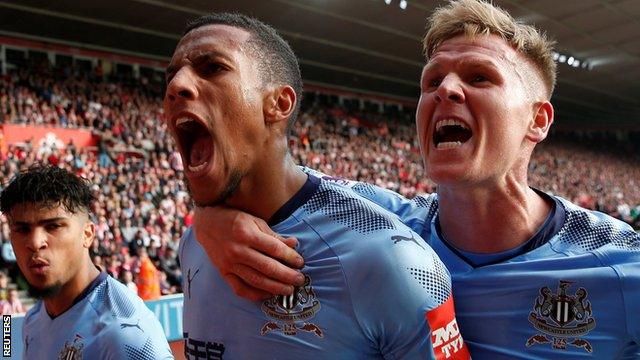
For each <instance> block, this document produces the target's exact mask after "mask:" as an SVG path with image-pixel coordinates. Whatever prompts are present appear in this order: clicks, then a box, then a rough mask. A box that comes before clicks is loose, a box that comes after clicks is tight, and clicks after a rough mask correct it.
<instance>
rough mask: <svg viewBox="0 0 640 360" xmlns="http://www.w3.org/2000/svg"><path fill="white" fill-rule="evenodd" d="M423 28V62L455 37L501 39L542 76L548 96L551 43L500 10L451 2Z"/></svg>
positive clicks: (476, 1)
mask: <svg viewBox="0 0 640 360" xmlns="http://www.w3.org/2000/svg"><path fill="white" fill-rule="evenodd" d="M427 29H428V30H427V34H426V35H425V37H424V39H423V41H422V46H423V50H424V55H425V56H426V58H427V61H429V59H430V58H431V56H432V55H433V53H434V52H435V51H436V49H437V48H438V46H440V45H441V44H442V43H443V42H444V41H446V40H449V39H451V38H453V37H456V36H458V35H462V34H464V35H466V36H476V35H489V34H494V35H498V36H500V37H502V38H503V39H504V40H505V41H506V42H508V43H509V44H510V45H511V46H512V47H513V48H514V49H515V50H516V51H518V52H519V53H521V54H523V55H524V56H525V57H526V58H527V59H528V60H530V61H531V63H532V64H533V65H534V67H535V68H536V70H538V72H539V73H540V75H541V76H542V79H543V82H544V85H545V87H546V95H547V97H549V98H550V97H551V94H552V93H553V88H554V87H555V84H556V63H555V61H554V60H553V45H554V44H555V42H554V41H553V40H550V39H549V38H548V37H547V36H546V35H545V34H544V33H543V32H540V31H538V30H537V29H536V28H534V27H533V26H530V25H526V24H523V23H520V22H518V21H516V20H515V19H514V18H513V17H512V16H511V15H509V13H507V12H506V11H504V10H503V9H501V8H499V7H496V6H493V5H492V4H489V3H487V2H485V1H482V0H452V1H450V2H449V4H448V5H446V6H444V7H440V8H438V9H436V10H435V11H434V13H433V14H432V15H431V17H429V22H428V28H427Z"/></svg>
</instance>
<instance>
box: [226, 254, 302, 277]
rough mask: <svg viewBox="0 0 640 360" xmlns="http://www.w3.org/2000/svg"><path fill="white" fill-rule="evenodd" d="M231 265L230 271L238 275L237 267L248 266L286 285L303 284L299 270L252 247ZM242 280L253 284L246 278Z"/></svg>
mask: <svg viewBox="0 0 640 360" xmlns="http://www.w3.org/2000/svg"><path fill="white" fill-rule="evenodd" d="M233 266H234V268H233V270H232V273H234V274H236V275H240V274H239V273H238V271H237V267H240V266H248V267H251V268H253V269H254V270H255V271H257V272H258V273H260V274H262V276H263V277H265V278H270V279H272V280H275V281H278V282H280V283H284V284H287V285H295V286H302V285H304V275H303V274H302V273H301V272H300V271H299V270H295V269H292V268H290V267H288V266H287V265H286V264H283V263H281V262H280V261H278V260H276V259H273V258H271V257H269V256H267V255H265V254H263V253H261V252H259V251H255V250H253V249H249V250H248V251H246V252H245V255H244V257H243V260H242V261H238V262H236V263H235V264H234V265H233ZM241 277H242V276H241ZM243 280H245V282H247V283H249V284H250V285H253V284H252V283H251V282H250V281H248V279H244V278H243Z"/></svg>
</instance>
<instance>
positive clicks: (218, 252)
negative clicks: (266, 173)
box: [193, 206, 304, 301]
mask: <svg viewBox="0 0 640 360" xmlns="http://www.w3.org/2000/svg"><path fill="white" fill-rule="evenodd" d="M193 230H194V232H195V235H196V238H197V239H198V242H199V243H200V244H201V245H202V247H203V248H204V249H205V251H206V253H207V256H208V257H209V259H210V260H211V262H212V263H213V264H214V265H215V267H216V268H217V269H218V271H220V274H221V275H222V277H223V278H224V279H225V281H227V283H228V284H229V285H230V286H231V287H232V288H233V290H234V292H235V293H236V294H237V295H239V296H242V297H244V298H247V299H250V300H253V301H256V300H261V299H267V298H269V297H271V296H272V295H271V294H283V295H289V294H292V293H293V285H302V284H303V283H304V276H303V275H302V274H301V273H300V272H299V271H297V270H295V268H301V267H302V266H303V265H304V260H303V259H302V257H301V256H300V255H299V254H298V253H297V252H296V251H295V250H293V248H294V247H295V246H296V245H297V240H296V239H294V238H288V239H285V238H283V237H281V236H280V235H278V234H276V233H274V232H273V231H272V230H271V229H270V228H269V226H268V225H267V223H266V222H264V221H263V220H262V219H259V218H256V217H254V216H252V215H249V214H246V213H243V212H241V211H238V210H235V209H231V208H227V207H222V206H216V207H198V208H196V211H195V217H194V222H193Z"/></svg>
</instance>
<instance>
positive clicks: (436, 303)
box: [347, 227, 469, 359]
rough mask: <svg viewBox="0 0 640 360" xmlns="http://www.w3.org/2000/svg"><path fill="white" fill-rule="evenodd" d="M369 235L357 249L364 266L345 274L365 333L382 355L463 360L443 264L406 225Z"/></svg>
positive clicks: (463, 354)
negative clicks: (372, 236)
mask: <svg viewBox="0 0 640 360" xmlns="http://www.w3.org/2000/svg"><path fill="white" fill-rule="evenodd" d="M374 236H375V237H376V238H375V239H368V240H367V242H368V243H369V244H368V246H361V247H359V248H358V249H357V251H358V252H359V253H361V256H362V259H367V260H366V264H362V267H361V268H360V270H359V271H348V275H347V277H348V279H347V281H348V283H349V287H350V289H351V292H352V293H351V297H352V301H353V303H354V311H355V312H356V317H357V318H358V321H359V323H360V325H361V327H362V329H363V331H364V333H365V334H366V336H367V337H369V339H370V340H371V341H372V342H373V343H375V344H377V346H378V348H379V349H380V351H381V352H382V353H383V355H384V357H385V358H386V359H441V358H442V359H445V358H446V359H468V358H469V357H468V351H467V349H466V346H465V345H464V342H463V340H462V337H461V335H460V332H459V331H458V328H457V322H456V319H455V311H454V307H453V298H452V295H451V280H450V276H449V273H448V271H447V270H446V268H445V266H444V264H443V263H442V262H441V261H440V260H439V259H438V257H437V256H436V254H435V253H434V252H433V250H432V249H431V248H430V247H429V246H428V245H427V244H426V243H425V242H424V241H423V240H422V239H421V238H420V237H419V235H417V234H416V233H415V232H412V231H410V230H409V229H408V228H405V227H401V228H400V229H399V230H397V231H389V232H377V233H376V234H375V235H374ZM372 242H378V243H379V244H372ZM361 243H364V242H361ZM376 245H377V246H376ZM354 266H356V265H355V264H351V265H350V266H349V268H350V270H351V269H353V267H354Z"/></svg>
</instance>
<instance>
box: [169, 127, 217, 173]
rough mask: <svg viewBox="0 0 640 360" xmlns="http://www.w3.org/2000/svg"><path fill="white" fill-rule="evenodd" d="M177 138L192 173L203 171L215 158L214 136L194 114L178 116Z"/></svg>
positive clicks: (187, 167)
mask: <svg viewBox="0 0 640 360" xmlns="http://www.w3.org/2000/svg"><path fill="white" fill-rule="evenodd" d="M175 129H176V140H177V142H178V147H179V148H180V151H181V153H182V158H183V160H184V161H185V163H186V164H185V165H186V169H187V170H188V172H190V173H192V174H194V175H195V174H200V173H203V172H204V171H205V170H206V168H207V166H208V165H209V164H210V163H211V160H212V158H213V138H212V136H211V134H210V133H209V130H208V129H207V127H206V126H205V125H204V123H203V122H202V121H201V120H200V119H197V118H196V117H194V116H190V115H186V116H181V117H178V119H177V120H176V121H175Z"/></svg>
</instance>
